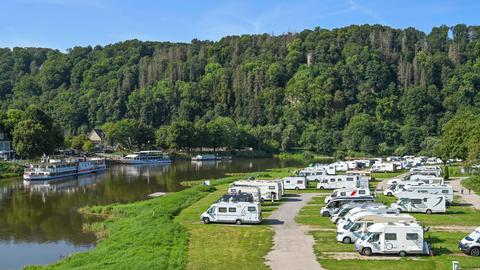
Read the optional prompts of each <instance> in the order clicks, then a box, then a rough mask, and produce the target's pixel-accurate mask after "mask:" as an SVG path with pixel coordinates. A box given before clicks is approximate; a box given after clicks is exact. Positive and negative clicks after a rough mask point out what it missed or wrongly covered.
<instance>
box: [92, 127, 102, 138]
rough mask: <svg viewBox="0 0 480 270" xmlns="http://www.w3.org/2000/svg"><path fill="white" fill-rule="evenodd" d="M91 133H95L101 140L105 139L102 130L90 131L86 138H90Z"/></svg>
mask: <svg viewBox="0 0 480 270" xmlns="http://www.w3.org/2000/svg"><path fill="white" fill-rule="evenodd" d="M93 133H96V134H97V135H98V137H100V138H101V139H104V138H105V132H103V130H101V129H98V128H94V129H92V131H90V133H88V137H90V136H91V135H92V134H93Z"/></svg>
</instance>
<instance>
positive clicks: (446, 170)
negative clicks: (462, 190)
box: [443, 166, 450, 180]
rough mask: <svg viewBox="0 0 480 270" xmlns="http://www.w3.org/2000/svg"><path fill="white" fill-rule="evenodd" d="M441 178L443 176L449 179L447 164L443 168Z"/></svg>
mask: <svg viewBox="0 0 480 270" xmlns="http://www.w3.org/2000/svg"><path fill="white" fill-rule="evenodd" d="M443 178H445V180H448V179H450V172H449V169H448V166H445V168H444V169H443Z"/></svg>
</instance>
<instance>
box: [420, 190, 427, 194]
mask: <svg viewBox="0 0 480 270" xmlns="http://www.w3.org/2000/svg"><path fill="white" fill-rule="evenodd" d="M418 193H428V191H427V190H419V191H418Z"/></svg>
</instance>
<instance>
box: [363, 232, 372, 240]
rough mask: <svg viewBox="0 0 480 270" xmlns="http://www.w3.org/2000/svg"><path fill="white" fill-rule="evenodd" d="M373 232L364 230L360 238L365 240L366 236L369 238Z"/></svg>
mask: <svg viewBox="0 0 480 270" xmlns="http://www.w3.org/2000/svg"><path fill="white" fill-rule="evenodd" d="M372 234H373V233H371V232H366V233H365V234H364V235H362V238H361V239H362V240H363V241H366V240H367V239H368V238H370V236H372Z"/></svg>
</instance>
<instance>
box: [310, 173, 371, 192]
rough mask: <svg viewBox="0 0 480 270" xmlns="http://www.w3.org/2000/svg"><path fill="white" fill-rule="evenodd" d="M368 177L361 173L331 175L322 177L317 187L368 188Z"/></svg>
mask: <svg viewBox="0 0 480 270" xmlns="http://www.w3.org/2000/svg"><path fill="white" fill-rule="evenodd" d="M368 180H369V178H368V177H365V176H359V175H329V176H324V177H322V178H321V180H320V182H319V183H318V184H317V189H338V188H350V189H355V188H368Z"/></svg>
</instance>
